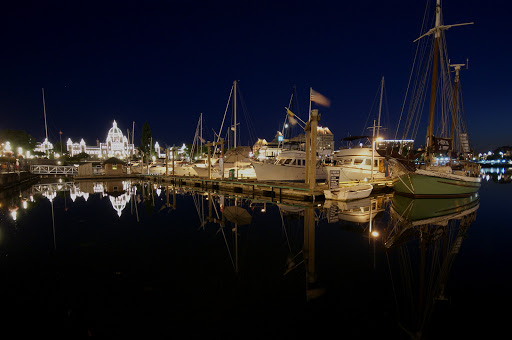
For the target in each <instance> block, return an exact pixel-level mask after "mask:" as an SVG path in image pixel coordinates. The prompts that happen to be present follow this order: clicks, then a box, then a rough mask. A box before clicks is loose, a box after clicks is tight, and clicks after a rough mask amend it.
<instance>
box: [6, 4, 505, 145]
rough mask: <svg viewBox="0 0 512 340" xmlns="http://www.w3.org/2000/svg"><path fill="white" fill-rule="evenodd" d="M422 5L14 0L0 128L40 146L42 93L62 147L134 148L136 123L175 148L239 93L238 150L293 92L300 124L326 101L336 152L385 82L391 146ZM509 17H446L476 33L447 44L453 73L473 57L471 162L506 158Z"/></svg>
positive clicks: (268, 133)
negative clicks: (480, 156)
mask: <svg viewBox="0 0 512 340" xmlns="http://www.w3.org/2000/svg"><path fill="white" fill-rule="evenodd" d="M425 1H426V0H417V1H416V0H415V1H411V0H389V1H308V2H305V1H262V0H259V1H115V2H114V1H102V2H94V1H80V2H78V1H62V2H51V1H50V2H47V1H38V2H34V3H30V2H15V1H10V2H9V3H4V4H3V5H2V8H1V11H0V40H1V47H2V48H1V52H0V114H1V124H0V129H4V128H10V129H23V130H25V131H27V132H28V133H30V134H31V135H33V136H34V137H36V139H37V140H38V141H42V140H43V139H44V135H45V131H44V116H43V105H42V95H41V88H44V89H45V99H46V111H47V120H48V133H49V137H50V141H52V142H57V141H58V139H59V134H58V132H59V130H61V131H62V132H63V137H62V138H63V141H64V140H67V138H69V137H70V138H72V139H73V140H74V141H79V139H80V138H84V139H85V141H86V142H87V144H95V143H96V139H99V140H100V141H102V142H103V141H104V140H105V138H106V135H107V132H108V129H109V128H110V127H111V126H112V121H113V120H114V119H115V120H116V121H117V123H118V126H119V127H120V128H121V129H122V131H123V132H124V133H125V134H126V130H127V129H129V130H130V131H131V129H132V122H133V121H135V144H136V145H139V144H140V133H141V128H142V125H143V123H144V122H145V121H147V122H148V123H149V125H150V127H151V130H152V133H153V136H154V140H158V141H159V142H160V144H161V145H173V144H175V145H181V143H183V142H187V143H190V142H192V139H193V136H194V132H195V129H196V124H197V121H198V118H199V115H200V113H203V119H204V121H203V123H204V128H205V132H204V133H205V138H206V139H208V140H212V139H213V130H218V129H219V127H220V123H221V120H222V116H223V114H224V110H225V108H226V104H227V101H228V96H229V92H230V89H231V86H232V83H233V80H238V81H239V86H240V87H239V88H240V92H241V94H242V99H243V102H240V103H239V104H238V105H239V109H240V110H239V119H240V121H241V126H242V129H241V132H240V133H241V135H242V137H241V141H242V144H247V143H248V142H253V140H252V139H253V138H254V137H259V138H266V139H267V140H271V139H272V138H273V137H274V135H275V133H276V131H277V130H279V129H280V128H281V125H282V123H283V122H284V119H285V110H284V106H288V102H289V99H290V94H291V92H292V88H293V86H294V85H295V86H296V89H297V98H298V101H297V102H296V103H297V104H296V106H295V110H296V113H297V114H299V116H301V117H302V118H303V119H306V118H307V110H308V104H309V101H308V94H309V87H312V88H313V89H314V90H316V91H318V92H320V93H322V94H323V95H325V96H326V97H328V98H329V99H330V100H331V102H332V105H331V107H329V108H322V107H318V108H319V110H320V113H321V121H320V125H321V126H328V127H329V128H330V130H331V131H332V132H333V133H334V136H335V141H336V142H337V145H339V143H338V142H339V140H340V139H341V138H343V137H345V136H348V135H359V134H361V133H362V132H365V128H366V126H368V125H371V123H372V121H373V119H374V118H376V112H377V110H376V108H377V106H378V98H377V95H378V94H377V92H378V90H379V85H380V80H381V78H382V77H383V76H384V77H385V82H386V86H385V89H386V91H385V98H384V107H383V111H382V125H383V126H385V127H386V128H387V130H385V131H384V135H385V137H386V138H392V137H393V136H394V133H395V130H396V123H397V120H398V117H399V115H400V111H401V108H402V102H403V99H404V95H405V90H406V87H407V82H408V77H409V73H410V68H411V64H412V60H413V57H414V52H415V43H413V40H414V39H416V38H417V37H419V36H420V35H421V34H422V33H424V32H420V29H421V21H422V18H423V12H424V10H425ZM506 4H507V1H504V0H503V1H496V0H486V1H476V0H464V1H463V0H451V1H450V0H446V1H443V4H442V5H443V14H444V23H445V24H455V23H463V22H471V21H474V22H475V24H474V25H470V26H463V27H455V28H451V29H450V30H448V31H447V32H446V35H447V41H448V52H449V55H450V58H451V60H452V61H453V62H455V63H465V62H466V58H469V69H468V70H465V71H464V72H463V73H462V74H461V82H462V89H463V99H464V107H465V112H466V115H467V121H468V129H469V133H470V137H471V142H472V145H473V147H474V149H475V151H477V152H478V151H487V150H489V149H491V148H496V147H499V146H502V145H512V139H511V137H510V133H509V131H510V128H511V126H512V124H511V123H512V115H511V112H510V111H511V110H510V107H511V105H510V99H511V98H510V97H511V94H512V91H511V90H512V80H511V77H510V76H511V75H512V72H511V71H512V44H511V42H512V26H511V25H510V23H509V15H510V14H509V13H510V5H508V7H506V6H507V5H506ZM376 101H377V102H376ZM424 117H426V114H424ZM247 126H249V127H250V131H247V129H246V127H247ZM295 130H296V131H295V132H296V133H298V128H295ZM421 131H422V132H420V133H418V136H417V138H416V139H417V143H416V146H419V145H420V144H423V141H424V132H423V131H424V130H421Z"/></svg>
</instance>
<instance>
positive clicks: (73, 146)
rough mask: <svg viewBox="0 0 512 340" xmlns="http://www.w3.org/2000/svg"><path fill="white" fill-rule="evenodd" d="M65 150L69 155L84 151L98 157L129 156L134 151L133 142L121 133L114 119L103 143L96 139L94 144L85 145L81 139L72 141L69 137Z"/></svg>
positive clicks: (121, 157)
mask: <svg viewBox="0 0 512 340" xmlns="http://www.w3.org/2000/svg"><path fill="white" fill-rule="evenodd" d="M67 150H68V152H69V155H70V156H75V155H77V154H79V153H81V152H85V153H87V154H89V155H91V156H95V157H97V158H100V159H105V158H111V157H116V158H120V159H123V158H128V157H130V156H131V155H133V154H134V152H135V148H134V146H133V144H130V143H129V141H128V138H127V137H126V136H125V135H123V132H122V131H121V129H120V128H118V127H117V123H116V121H115V120H114V123H113V124H112V127H111V128H110V130H108V134H107V139H106V141H105V143H100V142H99V141H98V140H97V141H96V146H87V145H86V144H85V141H84V140H83V139H82V140H81V141H80V143H73V141H72V140H71V138H69V139H68V141H67Z"/></svg>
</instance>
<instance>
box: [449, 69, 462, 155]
mask: <svg viewBox="0 0 512 340" xmlns="http://www.w3.org/2000/svg"><path fill="white" fill-rule="evenodd" d="M450 66H451V67H453V68H454V69H455V79H454V81H453V111H452V128H451V131H450V139H451V140H452V144H451V151H453V145H454V143H455V121H456V119H457V97H458V94H459V72H460V68H461V67H462V66H464V64H453V65H450Z"/></svg>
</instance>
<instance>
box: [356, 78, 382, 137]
mask: <svg viewBox="0 0 512 340" xmlns="http://www.w3.org/2000/svg"><path fill="white" fill-rule="evenodd" d="M380 86H381V84H380V82H379V86H377V92H375V97H374V98H373V102H372V106H371V107H370V111H369V112H368V115H367V116H366V122H364V125H363V131H361V136H364V135H365V131H366V128H367V126H368V121H369V120H370V117H371V115H372V112H373V108H374V106H375V102H376V101H377V97H378V95H379V92H380Z"/></svg>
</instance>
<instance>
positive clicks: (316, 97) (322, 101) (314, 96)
mask: <svg viewBox="0 0 512 340" xmlns="http://www.w3.org/2000/svg"><path fill="white" fill-rule="evenodd" d="M309 100H310V101H312V102H315V103H317V104H318V105H322V106H326V107H329V106H331V101H330V100H329V99H328V98H327V97H325V96H324V95H322V94H321V93H318V92H316V91H315V90H313V89H311V94H310V97H309Z"/></svg>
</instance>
